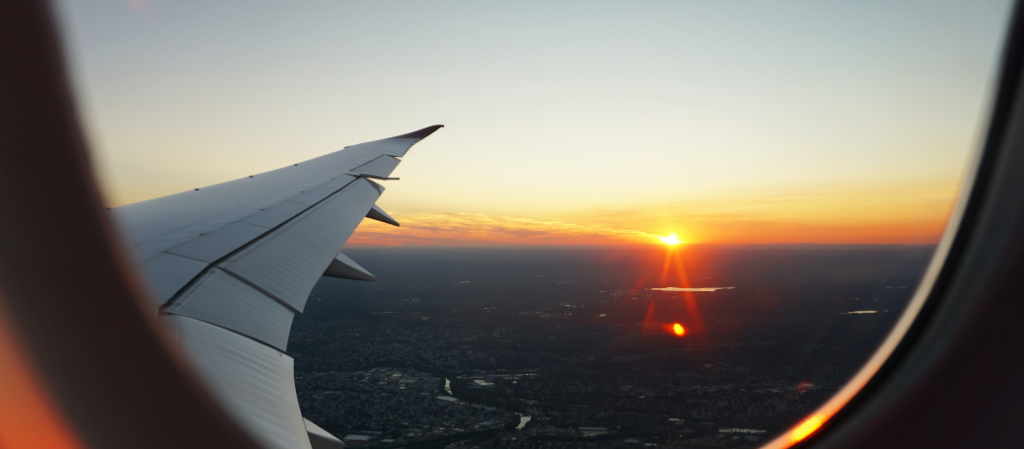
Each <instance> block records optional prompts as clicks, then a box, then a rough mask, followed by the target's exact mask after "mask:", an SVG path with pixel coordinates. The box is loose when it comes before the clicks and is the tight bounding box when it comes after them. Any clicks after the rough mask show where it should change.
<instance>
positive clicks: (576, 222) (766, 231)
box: [348, 185, 956, 247]
mask: <svg viewBox="0 0 1024 449" xmlns="http://www.w3.org/2000/svg"><path fill="white" fill-rule="evenodd" d="M955 195H956V186H954V185H937V186H929V185H923V186H888V187H878V188H874V189H867V190H857V189H853V188H850V189H848V190H838V191H824V192H806V191H798V192H795V193H794V192H788V193H787V192H776V193H763V194H762V193H748V194H743V195H740V194H730V195H719V196H714V197H707V198H694V199H691V200H686V201H682V200H681V202H679V203H673V204H667V205H665V206H663V207H655V206H648V205H643V204H636V205H634V206H633V207H631V208H625V209H614V210H584V211H576V212H572V213H568V214H559V215H557V216H554V217H552V216H550V215H547V214H545V213H543V212H540V211H538V212H531V211H519V213H520V214H527V215H526V216H531V217H535V218H525V217H524V216H518V217H513V216H505V215H491V214H484V213H439V212H426V211H422V212H414V213H405V214H401V213H397V214H393V216H394V217H395V218H396V219H397V220H398V221H399V222H401V223H402V227H401V228H396V227H393V226H390V225H386V224H383V223H376V222H373V221H372V220H365V221H364V222H363V224H362V225H360V227H359V229H358V230H357V231H356V232H355V234H353V235H352V237H351V238H350V239H349V241H348V245H350V246H390V245H402V246H435V245H437V246H506V245H624V244H625V245H649V244H652V243H656V244H667V245H668V246H669V247H674V246H679V245H680V244H687V245H689V244H702V243H703V244H800V243H815V244H934V243H937V242H938V241H939V238H940V237H941V235H942V232H943V230H944V228H945V225H946V221H947V218H948V217H949V213H950V211H951V210H952V207H953V203H954V199H955ZM385 208H387V207H385ZM534 214H536V215H534ZM546 215H547V216H546ZM680 229H682V230H683V232H679V230H680ZM670 230H675V231H676V233H672V234H669V231H670ZM666 234H669V236H668V237H665V235H666ZM673 235H675V237H674V238H673V237H672V236H673Z"/></svg>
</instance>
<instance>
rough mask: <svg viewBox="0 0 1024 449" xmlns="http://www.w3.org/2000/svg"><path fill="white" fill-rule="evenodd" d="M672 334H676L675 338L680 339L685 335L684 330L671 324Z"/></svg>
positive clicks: (677, 325) (677, 324)
mask: <svg viewBox="0 0 1024 449" xmlns="http://www.w3.org/2000/svg"><path fill="white" fill-rule="evenodd" d="M672 333H674V334H676V336H677V337H682V336H683V335H686V328H685V327H683V325H682V324H679V323H676V324H673V325H672Z"/></svg>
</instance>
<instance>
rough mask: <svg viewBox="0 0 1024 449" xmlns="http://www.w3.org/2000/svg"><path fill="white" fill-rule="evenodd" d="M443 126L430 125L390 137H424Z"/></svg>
mask: <svg viewBox="0 0 1024 449" xmlns="http://www.w3.org/2000/svg"><path fill="white" fill-rule="evenodd" d="M441 128H444V125H434V126H428V127H426V128H423V129H420V130H416V131H413V132H411V133H405V134H402V135H400V136H395V137H389V139H424V138H426V137H427V136H429V135H431V134H433V133H434V131H437V130H439V129H441Z"/></svg>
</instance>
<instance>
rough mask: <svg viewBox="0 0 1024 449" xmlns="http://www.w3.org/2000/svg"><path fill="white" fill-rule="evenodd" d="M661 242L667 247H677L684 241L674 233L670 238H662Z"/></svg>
mask: <svg viewBox="0 0 1024 449" xmlns="http://www.w3.org/2000/svg"><path fill="white" fill-rule="evenodd" d="M661 241H662V242H664V243H665V244H667V245H675V244H678V243H682V242H683V241H682V240H679V237H676V233H674V232H673V233H672V234H670V235H669V236H668V237H662V238H661Z"/></svg>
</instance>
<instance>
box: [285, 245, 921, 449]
mask: <svg viewBox="0 0 1024 449" xmlns="http://www.w3.org/2000/svg"><path fill="white" fill-rule="evenodd" d="M933 249H934V248H933V247H932V246H881V245H860V246H858V245H796V246H782V245H769V246H702V245H693V246H684V247H673V249H672V250H671V252H669V250H666V249H665V248H647V247H622V248H617V247H612V248H607V247H606V248H597V247H593V248H580V247H575V248H573V247H564V248H505V249H500V248H497V249H496V248H485V249H471V248H461V249H450V248H356V249H347V250H345V252H346V254H348V255H349V256H351V257H352V258H353V259H355V260H357V261H358V262H359V263H361V264H362V265H363V266H365V267H366V268H367V269H368V270H369V271H371V272H373V273H374V274H375V275H376V276H377V278H378V279H379V280H378V281H377V282H372V283H371V282H356V281H344V280H336V279H328V278H324V279H322V280H321V281H320V283H319V284H318V285H317V286H316V288H315V289H314V291H313V293H312V295H311V296H310V301H309V303H308V305H307V307H306V311H305V314H303V315H300V316H297V317H296V319H295V323H294V325H293V330H292V334H291V339H290V342H289V346H288V352H289V354H291V355H292V356H293V357H294V358H295V371H296V387H297V390H298V393H299V401H300V405H301V407H302V411H303V415H304V416H306V417H307V418H309V419H310V420H312V421H313V422H315V423H317V424H319V425H320V426H322V427H324V428H325V429H327V430H329V431H331V432H332V433H334V434H336V435H338V436H339V437H347V438H346V444H347V445H348V446H349V447H354V448H357V447H365V446H370V447H424V448H426V447H450V448H460V447H466V448H472V447H479V448H484V447H503V448H509V449H533V448H559V447H570V446H572V447H590V448H599V447H644V446H646V447H670V446H671V447H725V448H743V447H755V446H757V445H758V444H761V443H763V442H765V441H767V440H768V439H771V438H773V437H774V436H776V435H778V434H779V433H780V432H782V431H783V430H784V429H785V428H786V427H787V426H790V425H793V424H795V423H796V422H798V420H799V419H801V418H802V417H803V416H804V415H805V414H807V413H809V412H810V411H812V410H813V409H814V408H815V407H816V406H818V405H820V404H821V403H822V402H823V401H825V400H826V399H827V398H828V397H829V396H830V395H831V394H832V393H834V392H835V391H837V390H838V389H839V388H840V387H841V386H842V385H843V384H844V382H845V381H846V380H847V379H849V378H850V376H852V375H853V373H854V372H855V371H856V370H857V369H858V368H859V366H860V365H861V364H862V363H863V362H864V361H865V360H866V359H867V357H869V356H870V354H871V353H872V351H873V350H874V349H875V347H876V346H877V344H878V343H879V342H880V341H881V339H882V338H883V337H884V336H885V334H886V332H887V331H888V330H889V328H890V327H891V326H892V324H893V323H894V321H895V320H896V318H897V317H898V315H899V313H900V312H901V310H902V309H903V307H904V306H905V304H906V302H907V301H908V299H909V298H910V296H911V295H912V294H913V291H914V287H915V286H916V284H917V282H918V280H919V279H920V277H921V275H922V273H923V271H924V269H925V266H926V264H927V262H928V259H929V257H930V256H931V253H932V251H933ZM665 287H679V288H689V289H697V288H701V289H707V290H705V291H674V290H669V291H665V290H653V289H656V288H665ZM716 287H717V288H721V289H716V290H713V291H708V290H710V289H711V288H716ZM675 323H680V324H681V325H682V326H683V327H684V328H685V334H684V335H682V336H677V335H676V334H675V332H673V327H672V325H673V324H675Z"/></svg>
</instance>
